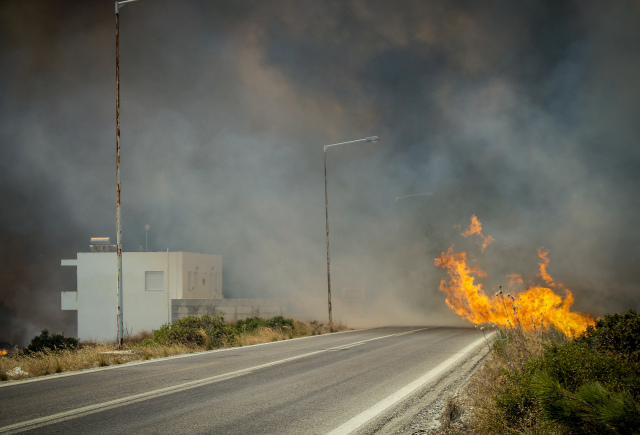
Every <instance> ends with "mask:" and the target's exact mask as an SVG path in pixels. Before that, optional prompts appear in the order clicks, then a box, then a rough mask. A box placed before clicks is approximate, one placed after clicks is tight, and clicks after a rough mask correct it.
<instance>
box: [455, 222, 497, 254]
mask: <svg viewBox="0 0 640 435" xmlns="http://www.w3.org/2000/svg"><path fill="white" fill-rule="evenodd" d="M472 234H477V235H479V236H480V237H482V240H483V243H482V252H484V248H486V247H487V246H489V245H490V244H491V242H493V237H492V236H487V237H485V236H483V235H482V224H480V221H479V220H478V218H477V217H476V215H475V214H474V215H472V216H471V225H470V226H469V229H468V230H467V231H465V232H464V233H462V234H461V235H462V237H465V238H466V237H469V236H470V235H472Z"/></svg>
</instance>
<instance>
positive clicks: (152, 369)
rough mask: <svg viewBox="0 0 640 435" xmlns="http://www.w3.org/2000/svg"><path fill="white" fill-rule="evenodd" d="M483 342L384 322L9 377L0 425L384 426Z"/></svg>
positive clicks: (251, 429)
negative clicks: (378, 325)
mask: <svg viewBox="0 0 640 435" xmlns="http://www.w3.org/2000/svg"><path fill="white" fill-rule="evenodd" d="M486 349H487V347H486V343H485V342H484V339H483V337H482V335H481V334H480V333H479V332H478V331H477V330H475V329H467V328H439V327H387V328H377V329H368V330H358V331H348V332H342V333H336V334H327V335H321V336H314V337H307V338H302V339H295V340H286V341H280V342H274V343H269V344H264V345H257V346H248V347H242V348H232V349H223V350H217V351H210V352H202V353H197V354H190V355H184V356H178V357H170V358H165V359H160V360H151V361H144V362H138V363H129V364H124V365H120V366H111V367H104V368H98V369H91V370H85V371H82V372H75V373H62V374H58V375H51V376H46V377H42V378H36V379H33V380H25V381H16V382H4V383H2V384H0V434H3V433H39V434H41V433H47V434H55V433H60V434H62V433H64V434H68V433H92V434H99V433H109V434H111V433H127V434H148V433H160V434H169V433H170V434H180V433H189V434H199V433H202V434H204V433H215V434H331V435H337V434H347V433H354V434H355V433H372V432H378V433H382V432H385V430H383V429H384V428H385V427H387V432H388V427H390V426H389V425H388V424H387V423H389V422H390V421H391V420H393V418H394V417H392V416H397V415H398V409H401V408H402V406H405V407H406V405H403V404H406V403H409V402H410V401H411V398H412V397H413V398H414V399H415V397H417V395H419V394H424V391H433V389H434V388H435V387H434V386H436V387H437V385H439V384H446V382H447V379H448V378H453V377H455V376H458V375H457V373H459V372H460V371H461V370H464V368H463V367H462V366H463V364H464V362H465V361H468V360H469V358H471V357H473V356H475V357H477V356H478V355H480V354H482V353H485V352H486ZM391 426H393V425H391Z"/></svg>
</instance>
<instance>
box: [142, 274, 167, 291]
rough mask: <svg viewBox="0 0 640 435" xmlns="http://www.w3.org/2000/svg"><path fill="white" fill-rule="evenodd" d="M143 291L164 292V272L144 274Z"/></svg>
mask: <svg viewBox="0 0 640 435" xmlns="http://www.w3.org/2000/svg"><path fill="white" fill-rule="evenodd" d="M144 289H145V290H146V291H162V290H164V272H149V271H147V272H145V273H144Z"/></svg>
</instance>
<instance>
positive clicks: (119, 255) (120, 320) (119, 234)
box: [116, 0, 138, 349]
mask: <svg viewBox="0 0 640 435" xmlns="http://www.w3.org/2000/svg"><path fill="white" fill-rule="evenodd" d="M135 1H138V0H123V1H116V245H117V248H116V250H117V261H116V263H117V265H118V266H117V267H118V290H117V293H118V317H117V322H116V323H117V343H116V348H117V349H122V347H123V345H124V340H123V336H122V334H123V330H124V325H123V323H124V322H123V317H122V228H121V227H120V220H121V219H120V7H121V6H123V5H124V4H126V3H131V2H135Z"/></svg>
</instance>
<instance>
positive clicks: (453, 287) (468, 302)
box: [435, 215, 594, 337]
mask: <svg viewBox="0 0 640 435" xmlns="http://www.w3.org/2000/svg"><path fill="white" fill-rule="evenodd" d="M474 234H475V235H478V236H479V237H481V238H482V240H483V244H482V251H483V252H484V250H485V248H486V247H487V246H488V245H489V244H490V243H491V242H493V240H494V239H493V237H491V236H486V237H485V236H484V235H483V234H482V226H481V224H480V221H479V220H478V218H477V217H476V216H475V215H474V216H472V217H471V225H470V227H469V229H468V230H466V231H464V232H463V233H461V235H462V236H464V237H468V236H471V235H474ZM547 255H548V252H547V251H545V250H544V249H542V248H539V249H538V256H539V257H540V262H539V273H538V276H539V277H540V278H541V279H542V281H543V283H544V284H541V285H532V286H530V287H529V288H527V289H526V290H525V291H522V292H519V293H513V292H509V293H506V294H504V293H503V291H502V286H500V289H499V291H498V292H496V293H495V294H494V295H493V296H491V297H489V296H487V294H486V293H485V291H484V289H483V287H482V284H481V283H479V282H476V278H484V277H486V276H487V274H486V273H485V272H484V271H483V270H482V269H480V268H479V267H476V266H471V265H469V262H468V261H467V254H466V252H464V251H461V252H456V251H454V248H453V245H452V246H450V247H449V249H448V250H447V251H446V252H442V253H441V254H440V256H439V257H438V258H436V259H435V265H436V266H438V267H440V268H442V269H445V270H446V271H447V273H448V275H449V279H448V280H447V279H443V280H441V281H440V290H442V291H443V292H445V293H446V295H447V298H446V303H447V305H448V306H449V307H450V308H451V309H453V310H454V311H455V312H456V313H458V315H460V316H461V317H462V318H464V319H466V320H469V321H470V322H472V323H474V324H476V325H480V324H487V323H491V324H495V325H498V326H506V327H512V326H514V325H520V326H521V327H522V328H524V329H525V330H533V329H536V328H546V327H549V326H553V327H555V328H557V329H559V330H560V331H562V332H563V333H565V334H566V335H567V336H569V337H575V336H577V335H579V334H580V333H582V332H583V331H585V330H586V329H587V327H588V326H590V325H593V324H594V319H593V318H592V317H590V316H588V315H584V314H580V313H576V312H572V311H571V305H572V304H573V300H574V299H573V295H572V293H571V291H570V290H569V289H568V288H566V287H564V286H563V285H562V284H560V283H556V282H554V281H553V279H552V278H551V276H550V275H549V273H548V272H547V266H548V264H549V258H548V257H547ZM507 278H509V287H510V290H511V289H512V288H513V287H514V286H515V285H517V284H522V283H523V280H522V277H521V276H520V275H517V274H512V275H508V276H507ZM554 290H556V291H561V292H562V293H564V297H563V296H561V295H559V294H558V293H556V291H554Z"/></svg>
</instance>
